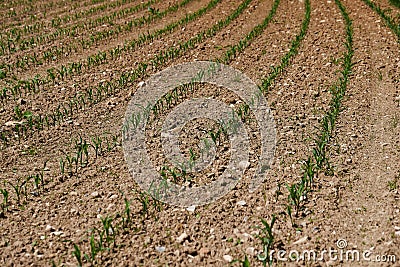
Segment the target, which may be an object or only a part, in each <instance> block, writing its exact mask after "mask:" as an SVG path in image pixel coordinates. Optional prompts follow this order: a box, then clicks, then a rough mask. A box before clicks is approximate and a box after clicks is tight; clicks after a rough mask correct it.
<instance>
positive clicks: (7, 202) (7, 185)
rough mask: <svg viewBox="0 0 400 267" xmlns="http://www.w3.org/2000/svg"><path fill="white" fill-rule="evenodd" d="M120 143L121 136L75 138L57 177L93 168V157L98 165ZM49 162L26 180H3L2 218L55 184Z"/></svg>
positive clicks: (60, 165) (63, 158)
mask: <svg viewBox="0 0 400 267" xmlns="http://www.w3.org/2000/svg"><path fill="white" fill-rule="evenodd" d="M120 144H121V140H120V134H117V135H111V134H102V135H95V136H92V137H90V138H89V139H88V140H86V139H83V138H82V137H81V136H79V137H77V138H73V151H72V152H69V153H66V152H64V150H61V152H62V153H63V154H64V156H62V157H60V158H59V160H58V163H59V172H58V173H59V175H57V177H58V179H59V181H64V180H65V179H66V178H71V177H72V176H73V175H77V174H78V171H79V170H81V169H82V168H85V167H87V166H88V165H89V159H90V158H91V157H93V159H91V162H94V161H95V160H96V159H97V158H98V157H99V156H105V155H106V154H108V153H110V152H112V151H114V150H115V148H117V147H118V146H120ZM47 163H48V161H45V162H44V164H43V167H42V168H41V169H40V170H39V171H36V172H35V173H31V174H29V175H27V176H25V177H19V178H17V179H16V181H15V182H10V181H7V180H3V186H2V187H1V188H0V193H1V194H2V196H3V201H2V203H1V204H0V214H2V216H4V215H5V213H6V212H7V211H8V210H9V207H10V206H11V205H14V208H16V207H18V206H20V205H24V204H26V203H27V201H29V199H30V198H31V197H37V196H40V195H41V194H44V193H45V192H47V191H48V188H46V187H45V186H46V185H48V184H49V183H50V182H52V181H54V177H45V176H46V175H45V173H46V172H47V171H48V170H49V169H48V168H47V167H46V166H47ZM10 192H13V193H14V194H13V195H14V196H15V199H14V200H13V199H11V198H10V197H11V196H12V195H11V194H10ZM0 217H1V216H0Z"/></svg>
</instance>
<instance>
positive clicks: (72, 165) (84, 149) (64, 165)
mask: <svg viewBox="0 0 400 267" xmlns="http://www.w3.org/2000/svg"><path fill="white" fill-rule="evenodd" d="M249 3H250V0H248V1H245V2H244V3H243V4H242V5H240V6H239V7H238V9H237V10H236V12H234V13H233V14H231V16H229V17H228V18H227V19H226V20H225V22H226V23H227V21H228V20H233V19H234V18H236V17H237V16H238V15H239V14H240V13H242V12H243V9H244V8H246V7H247V6H248V4H249ZM278 5H279V0H275V2H274V5H273V8H272V9H271V11H270V13H269V15H268V16H267V18H266V19H265V20H264V21H263V22H262V23H261V24H259V25H257V26H256V27H255V28H254V29H253V30H252V31H251V32H250V34H248V35H247V36H246V37H245V38H244V39H242V40H241V41H239V43H242V42H244V41H246V44H248V43H249V42H250V41H251V40H252V39H254V38H255V37H256V36H258V35H259V34H261V31H262V30H260V29H263V28H265V27H266V24H267V23H266V22H269V21H270V20H271V19H272V17H273V15H274V14H275V12H276V9H277V7H278ZM217 25H219V28H220V27H222V26H223V25H224V23H221V24H217ZM260 26H263V27H260ZM212 29H214V31H216V30H217V29H218V28H217V27H213V28H212ZM208 32H209V34H211V32H210V31H208ZM213 34H215V33H213ZM234 47H236V46H234ZM241 51H242V50H240V51H238V53H240V52H241ZM231 58H232V57H230V59H231ZM225 61H226V59H225ZM15 113H16V116H17V117H18V118H19V119H22V118H25V119H26V120H27V121H28V122H27V125H28V127H29V128H33V119H31V118H32V114H31V113H27V112H22V111H21V110H19V109H16V110H15ZM61 113H62V112H60V113H59V116H62V115H61ZM64 113H67V115H70V114H69V111H67V110H65V111H64ZM40 129H41V128H40ZM102 143H103V142H102V139H101V138H99V137H96V138H92V139H91V141H88V140H83V139H82V138H79V142H75V146H74V147H75V149H76V151H75V152H73V153H72V154H65V157H63V158H61V159H60V161H59V164H60V174H61V177H65V176H66V175H67V176H69V177H70V176H72V175H73V174H76V173H77V171H78V169H79V168H82V167H86V166H87V165H88V162H89V148H93V153H91V154H94V155H95V157H96V158H97V156H98V155H100V154H102ZM118 143H119V142H118V135H116V136H113V137H112V143H111V142H107V144H108V145H107V151H110V150H112V149H113V148H114V147H116V145H117V144H118ZM110 144H112V145H111V146H110ZM110 147H111V148H110ZM42 176H43V175H42ZM28 178H29V177H28ZM28 178H27V179H28ZM28 180H29V179H28ZM17 184H18V183H17ZM25 184H27V182H25V183H24V185H25ZM19 187H21V186H19ZM3 191H4V192H7V190H5V189H3ZM18 199H19V197H18Z"/></svg>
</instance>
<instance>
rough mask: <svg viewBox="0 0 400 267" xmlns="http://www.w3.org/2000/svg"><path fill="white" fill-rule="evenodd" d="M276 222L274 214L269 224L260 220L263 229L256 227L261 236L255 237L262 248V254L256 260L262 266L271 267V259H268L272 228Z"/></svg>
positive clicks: (272, 237) (271, 243)
mask: <svg viewBox="0 0 400 267" xmlns="http://www.w3.org/2000/svg"><path fill="white" fill-rule="evenodd" d="M275 220H276V216H275V214H273V215H272V219H271V223H268V222H267V221H266V220H264V219H261V222H262V224H263V227H257V228H258V229H260V230H261V234H259V235H257V238H258V239H260V240H261V243H262V246H263V252H262V253H260V254H258V255H257V258H258V259H259V260H261V261H262V262H263V266H264V267H265V266H267V263H268V265H269V266H271V265H272V258H271V257H270V251H271V248H272V246H273V244H274V234H273V233H272V228H273V227H274V224H275Z"/></svg>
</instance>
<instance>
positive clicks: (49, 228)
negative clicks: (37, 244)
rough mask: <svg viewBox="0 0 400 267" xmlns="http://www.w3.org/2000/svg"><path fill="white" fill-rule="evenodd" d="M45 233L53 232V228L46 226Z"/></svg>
mask: <svg viewBox="0 0 400 267" xmlns="http://www.w3.org/2000/svg"><path fill="white" fill-rule="evenodd" d="M46 231H50V232H54V231H55V229H54V227H53V226H51V225H47V226H46Z"/></svg>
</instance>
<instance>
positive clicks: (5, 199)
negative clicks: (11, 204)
mask: <svg viewBox="0 0 400 267" xmlns="http://www.w3.org/2000/svg"><path fill="white" fill-rule="evenodd" d="M0 193H1V194H2V195H3V202H2V203H1V209H2V210H3V212H4V211H7V210H8V195H9V194H8V191H7V189H5V188H4V189H3V188H0Z"/></svg>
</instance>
